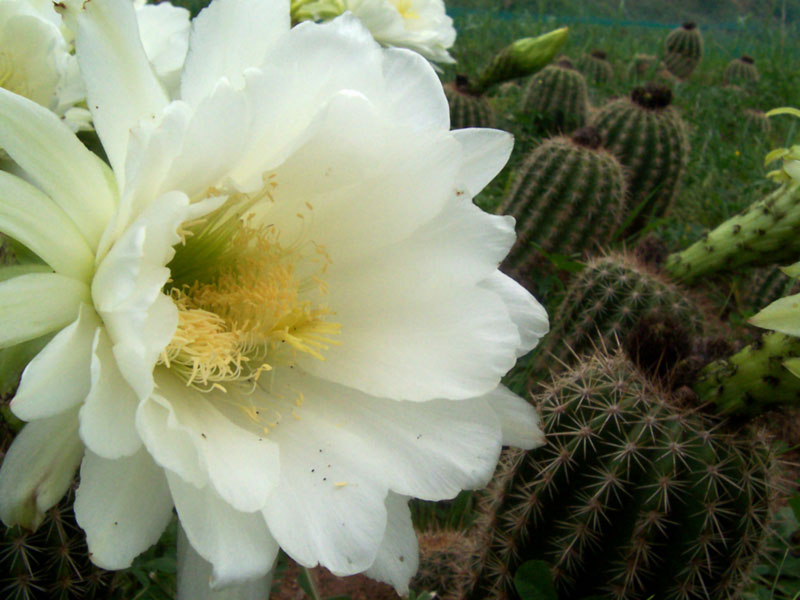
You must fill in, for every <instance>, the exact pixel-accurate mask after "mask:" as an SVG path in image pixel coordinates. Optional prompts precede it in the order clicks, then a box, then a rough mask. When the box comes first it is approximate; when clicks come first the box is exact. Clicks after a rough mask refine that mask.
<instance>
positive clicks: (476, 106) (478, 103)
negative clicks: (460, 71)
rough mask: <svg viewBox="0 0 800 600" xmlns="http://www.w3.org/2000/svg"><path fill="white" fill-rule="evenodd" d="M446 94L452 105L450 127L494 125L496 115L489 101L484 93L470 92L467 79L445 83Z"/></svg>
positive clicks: (462, 127)
mask: <svg viewBox="0 0 800 600" xmlns="http://www.w3.org/2000/svg"><path fill="white" fill-rule="evenodd" d="M444 95H445V96H446V97H447V103H448V104H449V105H450V129H464V128H467V127H494V125H495V116H494V111H492V107H491V106H490V105H489V101H488V100H487V99H486V98H485V97H483V96H482V95H476V94H473V93H470V92H469V91H468V84H467V83H466V80H465V79H463V78H459V79H458V80H457V81H456V83H455V84H451V83H448V84H445V86H444Z"/></svg>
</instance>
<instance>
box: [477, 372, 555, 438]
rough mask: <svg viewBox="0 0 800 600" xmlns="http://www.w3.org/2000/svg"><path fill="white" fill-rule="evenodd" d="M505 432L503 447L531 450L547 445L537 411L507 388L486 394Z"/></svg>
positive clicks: (502, 387)
mask: <svg viewBox="0 0 800 600" xmlns="http://www.w3.org/2000/svg"><path fill="white" fill-rule="evenodd" d="M485 398H486V400H487V401H488V402H489V406H491V407H492V409H493V410H494V412H495V414H496V415H497V418H498V420H499V421H500V428H501V430H502V431H503V445H505V446H514V447H516V448H523V449H525V450H530V449H532V448H537V447H539V446H541V445H543V444H544V443H545V439H544V432H543V431H542V430H541V420H540V419H539V415H538V414H537V413H536V409H535V408H533V406H532V405H531V404H530V403H529V402H526V401H525V400H524V399H522V398H520V397H519V396H517V395H516V394H515V393H513V392H512V391H511V390H509V389H508V388H506V387H505V386H502V385H500V386H497V389H496V390H494V391H493V392H492V393H490V394H486V396H485Z"/></svg>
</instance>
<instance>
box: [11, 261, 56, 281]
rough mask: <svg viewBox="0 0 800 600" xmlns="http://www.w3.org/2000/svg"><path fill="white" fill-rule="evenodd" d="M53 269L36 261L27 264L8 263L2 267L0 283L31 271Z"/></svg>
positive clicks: (46, 271)
mask: <svg viewBox="0 0 800 600" xmlns="http://www.w3.org/2000/svg"><path fill="white" fill-rule="evenodd" d="M52 272H53V269H51V268H50V267H48V266H47V265H40V264H36V263H31V264H26V265H8V266H6V267H0V283H2V282H3V281H8V280H9V279H14V277H19V276H20V275H29V274H31V273H52Z"/></svg>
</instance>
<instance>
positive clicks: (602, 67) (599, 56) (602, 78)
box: [579, 50, 614, 83]
mask: <svg viewBox="0 0 800 600" xmlns="http://www.w3.org/2000/svg"><path fill="white" fill-rule="evenodd" d="M579 64H580V70H581V72H582V73H583V74H584V75H585V76H586V79H587V80H588V81H591V82H592V83H606V82H607V81H610V80H611V79H613V78H614V67H612V66H611V63H610V62H608V60H607V58H606V53H605V52H604V51H602V50H592V51H591V52H590V53H589V54H584V55H583V57H582V58H581V61H580V63H579Z"/></svg>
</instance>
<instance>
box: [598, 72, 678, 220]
mask: <svg viewBox="0 0 800 600" xmlns="http://www.w3.org/2000/svg"><path fill="white" fill-rule="evenodd" d="M671 102H672V92H671V90H669V89H668V88H666V87H664V86H661V85H651V84H648V85H646V86H644V87H637V88H634V90H633V92H632V93H631V97H630V99H628V98H621V99H618V100H614V101H612V102H609V103H608V104H606V105H605V106H603V107H601V108H600V110H599V111H598V112H597V114H596V115H595V116H594V118H593V119H592V122H591V125H592V126H593V127H595V128H596V129H597V130H598V131H599V132H600V136H601V137H602V139H603V146H604V147H605V148H607V149H608V150H610V151H611V152H613V153H614V154H615V155H616V156H617V158H618V159H619V161H620V162H621V163H622V165H623V166H624V167H626V168H627V170H628V190H629V194H628V206H627V208H626V214H627V215H632V213H635V216H632V218H631V221H630V224H629V225H628V226H627V227H626V228H625V231H624V232H623V235H625V236H628V235H631V234H633V233H636V232H638V231H639V230H640V229H642V228H643V227H645V226H646V225H647V224H648V223H650V222H652V220H653V219H658V218H660V217H662V216H664V215H665V214H666V213H667V212H668V210H669V207H670V204H671V203H672V199H673V198H674V197H675V194H676V192H677V190H678V187H679V186H680V182H681V178H682V176H683V173H684V171H685V170H686V165H687V163H688V162H689V137H688V134H687V130H686V124H685V123H684V122H683V119H681V117H680V115H679V114H678V112H677V111H676V110H675V109H674V108H673V107H672V106H670V103H671Z"/></svg>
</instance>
